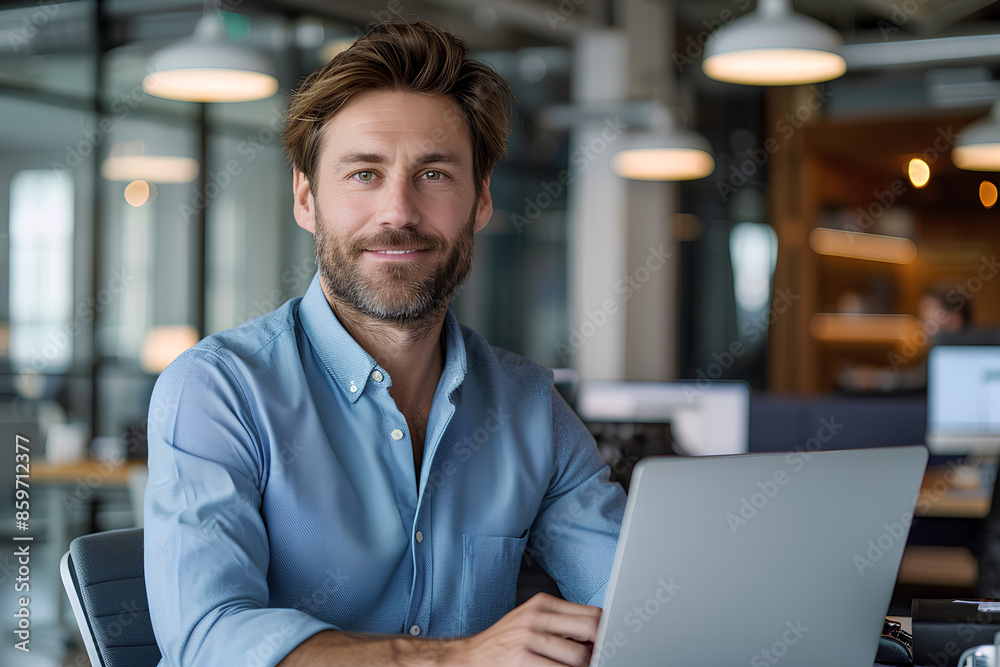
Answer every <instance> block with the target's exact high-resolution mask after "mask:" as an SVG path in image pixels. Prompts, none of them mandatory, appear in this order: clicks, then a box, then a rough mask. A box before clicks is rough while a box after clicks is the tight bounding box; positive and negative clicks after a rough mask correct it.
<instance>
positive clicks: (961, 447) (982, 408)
mask: <svg viewBox="0 0 1000 667" xmlns="http://www.w3.org/2000/svg"><path fill="white" fill-rule="evenodd" d="M926 439H927V443H926V444H927V448H928V449H929V450H930V451H931V453H932V454H943V455H948V454H990V455H996V454H1000V345H937V346H934V347H932V348H931V349H930V352H929V353H928V356H927V438H926Z"/></svg>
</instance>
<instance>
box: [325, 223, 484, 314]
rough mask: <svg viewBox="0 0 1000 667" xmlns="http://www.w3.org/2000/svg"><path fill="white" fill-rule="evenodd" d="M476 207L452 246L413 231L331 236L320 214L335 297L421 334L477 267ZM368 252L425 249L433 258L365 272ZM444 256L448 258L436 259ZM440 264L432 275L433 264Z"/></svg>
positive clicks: (328, 281) (327, 276) (328, 274)
mask: <svg viewBox="0 0 1000 667" xmlns="http://www.w3.org/2000/svg"><path fill="white" fill-rule="evenodd" d="M475 214H476V208H475V207H473V209H472V213H471V214H470V215H469V219H468V222H467V223H466V224H465V225H464V226H463V227H462V228H461V229H460V230H459V233H458V235H457V236H456V237H455V239H454V240H453V241H452V243H451V244H450V246H449V244H448V243H447V242H446V241H445V240H444V239H441V238H439V237H437V236H432V235H429V234H423V233H421V232H418V231H416V230H414V229H412V228H409V227H406V228H402V229H387V230H385V231H382V232H379V233H377V234H373V235H371V236H366V237H364V238H356V239H353V240H352V239H346V238H339V237H336V236H334V235H332V234H329V235H328V233H327V230H328V225H327V224H326V222H325V220H324V219H323V215H322V213H321V211H320V210H319V208H318V207H317V209H316V233H315V245H316V262H317V264H318V265H319V275H320V277H321V278H322V279H323V281H324V283H325V286H326V289H327V290H328V291H329V293H330V296H332V297H334V298H336V299H338V300H339V301H341V302H343V303H346V304H348V305H350V306H352V307H353V308H354V309H355V310H357V311H358V312H359V313H361V314H363V315H367V316H368V317H372V318H375V319H379V320H384V321H387V322H392V323H393V324H395V325H397V326H399V327H402V328H405V329H407V330H410V331H414V332H419V331H420V330H422V329H424V328H425V327H429V326H430V325H431V324H432V323H433V322H434V321H435V320H436V319H437V318H438V317H439V316H440V314H441V313H442V312H443V311H444V310H445V309H446V308H447V306H448V302H449V301H450V300H451V295H452V294H453V293H454V291H455V288H457V287H458V286H459V285H461V284H462V282H463V281H464V280H465V279H466V278H467V277H468V275H469V271H470V270H471V268H472V255H473V245H474V234H475V222H476V220H475ZM368 248H379V249H384V250H405V249H414V248H420V249H421V250H428V251H430V252H431V256H430V257H425V258H421V259H420V260H418V261H411V262H384V263H382V264H381V265H380V266H376V267H374V268H373V269H371V270H368V271H363V270H362V268H361V266H360V261H361V257H362V255H363V254H364V252H365V250H366V249H368ZM442 253H444V257H443V258H441V259H436V258H437V257H439V256H440V255H441V254H442ZM429 262H435V263H434V266H433V267H431V269H430V271H429V272H428V269H427V264H428V263H429Z"/></svg>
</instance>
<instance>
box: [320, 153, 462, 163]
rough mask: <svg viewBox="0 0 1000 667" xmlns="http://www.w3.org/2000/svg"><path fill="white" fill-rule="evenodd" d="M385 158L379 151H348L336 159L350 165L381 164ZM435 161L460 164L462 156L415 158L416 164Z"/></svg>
mask: <svg viewBox="0 0 1000 667" xmlns="http://www.w3.org/2000/svg"><path fill="white" fill-rule="evenodd" d="M385 161H386V158H385V156H384V155H382V154H381V153H364V152H359V153H348V154H346V155H343V156H341V157H340V159H338V160H337V164H340V165H352V164H383V163H384V162H385ZM435 162H441V163H445V164H461V163H462V162H463V160H462V158H461V157H460V156H459V155H458V154H456V153H443V152H434V153H425V154H424V155H421V156H420V157H419V158H418V159H417V164H420V165H423V164H432V163H435Z"/></svg>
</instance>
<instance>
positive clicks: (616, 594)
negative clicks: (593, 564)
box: [590, 446, 927, 667]
mask: <svg viewBox="0 0 1000 667" xmlns="http://www.w3.org/2000/svg"><path fill="white" fill-rule="evenodd" d="M926 465H927V450H926V449H925V448H923V447H921V446H916V447H890V448H874V449H861V450H841V451H816V452H810V451H803V452H791V453H778V454H743V455H735V456H716V457H705V458H702V457H697V458H686V457H650V458H647V459H644V460H642V461H640V462H639V464H638V465H637V466H636V469H635V472H634V473H633V476H632V482H631V487H630V490H629V497H628V503H627V504H626V506H625V518H624V521H623V524H622V532H621V536H620V537H619V540H618V550H617V552H616V554H615V562H614V567H613V569H612V572H611V580H610V583H609V585H608V594H607V598H606V600H605V604H604V613H603V614H602V615H601V621H600V625H599V627H598V632H597V641H596V643H595V644H594V652H593V658H592V660H591V663H590V664H591V667H615V666H617V665H627V666H628V667H645V666H646V665H656V666H657V667H663V666H667V665H678V666H683V667H698V666H704V667H720V665H726V666H729V667H732V666H737V665H749V666H750V667H765V666H773V665H780V666H781V667H795V666H797V665H800V666H808V667H823V666H826V665H829V666H830V667H871V665H872V663H873V661H874V658H875V653H876V651H877V650H878V641H879V636H880V635H881V631H882V625H883V620H884V617H885V614H886V611H887V608H888V606H889V601H890V598H891V596H892V591H893V586H894V584H895V581H896V574H897V571H898V569H899V563H900V559H901V558H902V555H903V548H904V546H905V544H906V538H907V535H908V533H909V526H910V522H911V518H912V516H913V511H914V507H915V505H916V501H917V495H918V493H919V491H920V484H921V480H922V478H923V474H924V469H925V467H926Z"/></svg>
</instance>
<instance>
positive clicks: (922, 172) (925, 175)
mask: <svg viewBox="0 0 1000 667" xmlns="http://www.w3.org/2000/svg"><path fill="white" fill-rule="evenodd" d="M906 173H907V174H908V175H909V177H910V183H913V187H915V188H922V187H924V186H925V185H927V181H929V180H931V168H930V166H929V165H928V164H927V163H926V162H924V161H923V160H921V159H920V158H918V157H915V158H913V159H912V160H910V163H909V164H908V165H906Z"/></svg>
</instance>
